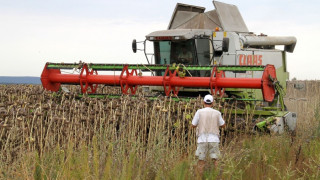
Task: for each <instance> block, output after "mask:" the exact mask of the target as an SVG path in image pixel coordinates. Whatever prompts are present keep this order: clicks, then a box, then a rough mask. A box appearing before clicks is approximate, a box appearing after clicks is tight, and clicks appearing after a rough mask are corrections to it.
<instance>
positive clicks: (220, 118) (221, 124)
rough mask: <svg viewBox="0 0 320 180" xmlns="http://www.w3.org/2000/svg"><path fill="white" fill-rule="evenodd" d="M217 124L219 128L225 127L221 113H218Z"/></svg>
mask: <svg viewBox="0 0 320 180" xmlns="http://www.w3.org/2000/svg"><path fill="white" fill-rule="evenodd" d="M219 126H220V127H221V128H225V127H226V123H225V121H224V120H223V118H222V116H221V114H220V117H219Z"/></svg>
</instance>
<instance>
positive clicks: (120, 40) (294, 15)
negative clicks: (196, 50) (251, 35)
mask: <svg viewBox="0 0 320 180" xmlns="http://www.w3.org/2000/svg"><path fill="white" fill-rule="evenodd" d="M221 1H222V0H221ZM177 2H180V3H185V4H192V5H198V6H203V7H206V9H207V10H211V9H213V5H212V1H211V0H201V1H199V0H198V1H196V0H181V1H175V0H162V1H156V0H135V1H128V0H118V1H106V0H90V1H89V0H10V1H8V0H0V60H1V62H2V65H1V66H0V75H1V76H5V75H7V76H23V75H24V76H40V74H41V72H42V69H43V67H44V64H45V62H47V61H50V62H70V63H72V62H78V61H79V60H83V61H86V62H93V63H146V60H145V58H144V54H143V53H138V54H133V53H132V51H131V41H132V39H139V40H143V39H144V36H145V35H146V34H148V33H150V32H152V31H155V30H161V29H166V28H167V26H168V23H169V20H170V18H171V15H172V12H173V10H174V7H175V5H176V3H177ZM223 2H226V3H230V4H235V5H237V6H238V8H239V10H240V12H241V14H242V16H243V18H244V20H245V22H246V24H247V26H248V28H249V30H250V31H252V32H255V33H261V32H263V33H265V34H268V35H274V36H276V35H280V36H296V37H297V39H298V43H297V46H296V50H295V52H294V53H293V54H288V70H289V71H290V77H291V78H293V77H297V78H298V79H320V73H318V67H319V65H320V59H319V56H318V53H317V51H318V47H317V46H318V44H319V43H318V42H320V38H319V37H320V36H319V35H318V33H319V32H320V23H319V19H320V12H319V9H320V2H319V1H316V0H309V1H305V2H304V1H300V0H281V1H279V0H278V1H276V0H242V1H239V0H238V1H237V0H223ZM306 2H307V3H306Z"/></svg>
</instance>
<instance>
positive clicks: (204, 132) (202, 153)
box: [192, 95, 225, 175]
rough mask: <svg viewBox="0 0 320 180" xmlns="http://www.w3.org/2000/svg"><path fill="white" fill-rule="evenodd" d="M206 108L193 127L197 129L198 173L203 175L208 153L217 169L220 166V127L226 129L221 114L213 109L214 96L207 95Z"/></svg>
mask: <svg viewBox="0 0 320 180" xmlns="http://www.w3.org/2000/svg"><path fill="white" fill-rule="evenodd" d="M203 104H204V108H203V109H199V110H198V111H197V112H196V114H195V116H194V118H193V120H192V126H193V127H197V136H198V140H197V143H198V145H197V151H196V156H198V158H199V161H198V164H197V166H198V167H197V169H198V173H199V174H200V175H202V173H203V168H204V166H205V159H206V155H207V153H209V156H210V158H211V159H213V161H214V165H215V167H217V165H218V161H217V160H218V158H219V156H220V151H219V142H220V140H219V127H224V126H225V122H224V120H223V119H222V116H221V113H220V112H219V111H217V110H215V109H213V108H211V107H212V105H213V96H212V95H206V96H205V97H204V102H203Z"/></svg>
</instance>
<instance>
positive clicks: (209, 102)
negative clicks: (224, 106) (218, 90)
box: [203, 94, 213, 104]
mask: <svg viewBox="0 0 320 180" xmlns="http://www.w3.org/2000/svg"><path fill="white" fill-rule="evenodd" d="M203 101H204V102H205V103H207V104H211V103H213V96H211V95H210V94H208V95H206V96H205V97H204V98H203Z"/></svg>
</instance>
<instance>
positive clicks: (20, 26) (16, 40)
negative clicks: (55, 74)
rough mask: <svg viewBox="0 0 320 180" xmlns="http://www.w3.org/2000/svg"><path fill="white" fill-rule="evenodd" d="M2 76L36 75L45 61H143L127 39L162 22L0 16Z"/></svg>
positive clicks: (157, 26)
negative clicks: (0, 23) (0, 25)
mask: <svg viewBox="0 0 320 180" xmlns="http://www.w3.org/2000/svg"><path fill="white" fill-rule="evenodd" d="M0 21H1V22H3V21H7V22H6V23H5V24H6V25H7V26H6V27H5V28H1V29H0V34H2V36H1V37H0V49H1V53H0V59H1V62H3V63H2V66H0V67H1V69H0V70H1V71H0V75H2V76H4V75H5V76H40V74H41V71H42V69H43V67H44V65H45V62H47V61H51V62H69V63H72V62H78V61H79V60H82V61H85V62H94V63H146V60H145V57H144V54H143V53H139V54H134V53H133V52H132V50H131V42H132V40H133V39H134V38H137V39H138V40H144V38H145V35H146V34H148V33H150V32H151V31H155V30H159V29H164V28H165V27H166V25H167V24H166V23H156V22H151V23H149V24H143V23H140V22H134V21H130V20H122V21H114V20H110V19H76V18H69V19H65V18H63V17H38V16H23V17H22V16H3V15H2V16H0Z"/></svg>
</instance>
